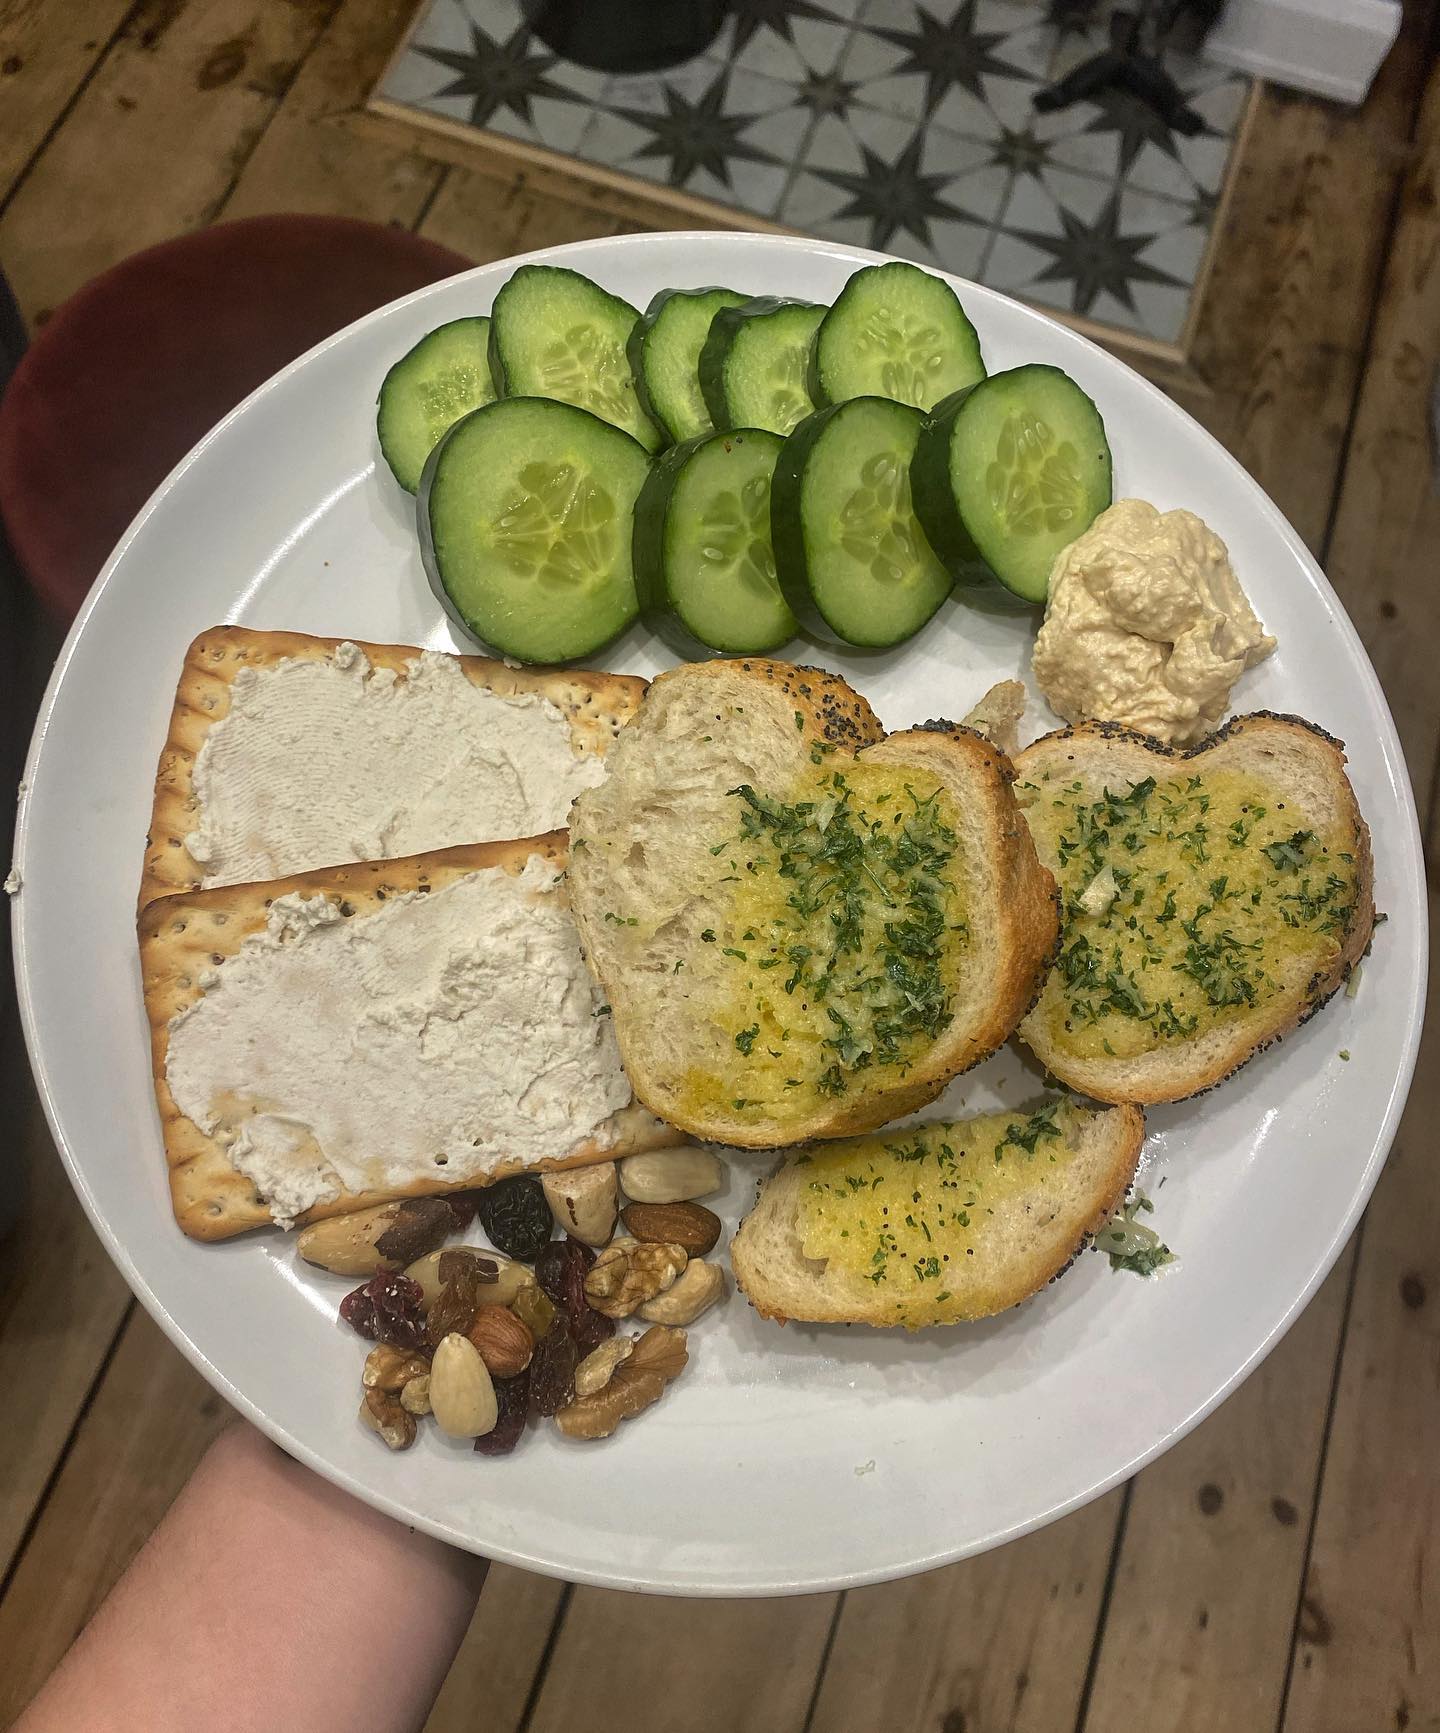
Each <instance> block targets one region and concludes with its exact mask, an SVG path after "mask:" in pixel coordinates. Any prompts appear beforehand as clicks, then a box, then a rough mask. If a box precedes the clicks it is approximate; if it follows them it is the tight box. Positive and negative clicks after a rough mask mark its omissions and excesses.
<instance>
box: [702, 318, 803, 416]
mask: <svg viewBox="0 0 1440 1733" xmlns="http://www.w3.org/2000/svg"><path fill="white" fill-rule="evenodd" d="M824 317H825V309H824V308H823V307H817V306H816V305H815V304H814V303H813V302H811V301H787V300H783V299H781V298H780V297H778V296H775V295H760V296H757V297H756V298H755V299H754V300H753V301H745V302H743V303H742V304H741V305H740V306H738V307H722V308H721V309H720V311H719V312H718V313H717V314H716V315H715V317H714V319H713V320H712V321H711V324H710V335H709V336H708V337H707V338H706V339H705V347H704V348H703V349H702V350H701V351H700V389H701V391H702V392H703V393H704V394H705V403H706V407H707V408H708V409H709V411H710V416H711V419H712V420H713V421H714V423H715V425H716V427H721V428H724V427H760V428H764V429H766V430H767V431H768V432H770V433H789V432H790V430H791V428H793V427H795V426H796V425H797V424H798V423H799V422H801V421H803V420H804V419H805V417H806V416H807V415H809V413H810V412H811V410H812V409H814V407H815V405H814V402H813V401H812V400H811V397H810V388H809V385H808V383H807V381H808V378H809V373H810V345H811V343H812V342H813V340H814V337H815V327H816V326H817V325H818V324H819V323H820V321H821V320H822V319H823V318H824Z"/></svg>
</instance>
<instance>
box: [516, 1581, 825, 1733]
mask: <svg viewBox="0 0 1440 1733" xmlns="http://www.w3.org/2000/svg"><path fill="white" fill-rule="evenodd" d="M834 1609H835V1596H834V1595H806V1596H802V1597H799V1598H796V1599H792V1600H781V1601H682V1600H672V1599H663V1598H657V1597H653V1596H648V1595H645V1596H641V1595H627V1594H622V1593H620V1592H618V1591H616V1590H611V1589H578V1590H576V1592H575V1596H574V1599H573V1600H572V1601H571V1603H570V1609H569V1613H568V1615H567V1617H566V1619H565V1623H564V1625H563V1626H562V1628H561V1631H560V1636H559V1640H558V1641H557V1643H556V1645H555V1650H554V1653H553V1655H552V1657H551V1661H550V1665H549V1667H548V1669H547V1670H546V1674H545V1680H544V1683H543V1685H542V1686H541V1690H540V1695H539V1698H538V1699H537V1701H536V1704H535V1712H534V1715H533V1717H532V1718H531V1721H530V1724H529V1728H528V1730H527V1733H574V1729H576V1728H577V1727H584V1728H585V1729H586V1733H711V1730H712V1729H714V1730H715V1733H720V1730H721V1729H724V1733H800V1730H801V1728H802V1727H803V1726H804V1723H805V1715H806V1711H807V1710H808V1708H809V1705H810V1698H811V1694H812V1692H813V1690H814V1685H815V1678H816V1674H817V1671H818V1669H819V1666H820V1658H821V1655H822V1654H823V1652H824V1648H825V1639H826V1637H827V1636H828V1634H829V1631H830V1624H831V1619H832V1617H833V1614H834Z"/></svg>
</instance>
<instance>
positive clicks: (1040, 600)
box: [910, 362, 1114, 608]
mask: <svg viewBox="0 0 1440 1733" xmlns="http://www.w3.org/2000/svg"><path fill="white" fill-rule="evenodd" d="M1022 367H1023V368H1024V369H1025V370H1027V371H1038V372H1046V373H1054V374H1058V375H1059V376H1060V378H1062V379H1064V380H1065V382H1066V383H1067V384H1068V385H1069V386H1071V387H1072V388H1073V389H1074V390H1076V391H1078V392H1080V394H1081V396H1082V397H1084V398H1085V400H1086V402H1087V403H1089V405H1090V408H1091V409H1092V410H1093V411H1094V414H1095V419H1096V420H1097V421H1098V422H1099V424H1100V433H1101V437H1102V438H1103V439H1105V443H1106V452H1107V501H1108V500H1113V498H1114V490H1113V479H1112V477H1113V465H1112V464H1111V463H1110V462H1109V458H1108V452H1109V440H1108V437H1107V436H1106V434H1105V418H1104V416H1102V415H1101V413H1100V409H1099V405H1098V404H1096V403H1095V401H1094V399H1093V398H1091V397H1090V396H1089V394H1088V393H1087V392H1085V391H1083V390H1082V388H1081V387H1080V386H1079V385H1077V384H1076V383H1075V381H1074V380H1073V379H1071V378H1070V376H1069V374H1067V373H1066V372H1065V371H1064V369H1063V368H1059V367H1051V366H1049V365H1048V364H1046V363H1044V362H1025V363H1022ZM1019 371H1021V368H1010V369H1007V371H1006V372H1004V373H992V374H990V375H989V376H988V377H987V378H985V379H981V380H977V382H976V383H975V384H974V385H969V386H966V387H965V388H964V389H963V390H961V391H955V392H952V393H951V395H950V396H949V397H947V398H945V399H944V400H943V401H942V402H940V403H937V404H936V406H935V412H934V414H933V415H931V416H930V417H929V419H928V420H927V422H926V424H925V426H924V428H922V430H921V433H920V438H919V441H918V442H917V444H916V447H915V452H914V455H913V456H912V458H911V460H910V497H911V500H912V502H913V504H914V507H915V515H916V517H918V518H919V519H920V526H921V528H922V529H923V530H924V531H925V534H926V535H927V536H928V537H929V539H930V545H931V547H933V548H934V549H935V551H936V553H937V554H938V555H939V556H940V558H941V560H943V561H944V563H945V564H946V566H947V567H949V569H950V570H951V571H952V572H953V574H954V576H955V579H956V582H957V583H958V584H962V585H976V584H981V585H983V586H984V587H985V589H986V590H987V591H989V592H990V593H991V594H992V595H993V594H995V593H996V592H998V593H999V594H1000V595H1003V596H1005V597H1009V598H1012V599H1013V602H1014V603H1017V604H1019V605H1020V606H1023V607H1029V608H1037V607H1038V608H1043V607H1044V606H1045V602H1046V597H1045V596H1044V595H1029V594H1027V593H1026V591H1024V590H1022V589H1019V588H1017V587H1016V586H1015V585H1013V584H1009V583H1006V581H1005V579H1004V578H1002V577H1001V576H1000V574H999V573H998V572H997V571H996V570H995V568H994V566H993V565H992V564H991V563H990V561H989V560H987V559H986V558H985V556H984V554H982V553H981V551H980V549H979V547H978V546H977V545H976V542H975V539H974V537H973V536H972V535H971V533H970V531H969V530H968V529H967V527H966V525H965V522H964V520H963V518H962V517H961V515H960V508H959V506H958V505H957V503H956V500H955V490H954V488H953V487H952V486H951V482H950V475H951V461H950V454H951V447H952V443H953V441H954V438H955V433H956V424H957V422H958V421H959V418H960V412H961V410H962V409H963V408H964V407H965V404H966V403H967V402H968V400H969V399H970V397H971V396H972V395H973V394H974V393H975V392H977V391H981V390H984V389H985V388H987V387H994V388H1001V387H1002V386H1003V384H1004V382H1005V381H1006V380H1007V379H1008V378H1009V376H1010V374H1011V373H1016V372H1019Z"/></svg>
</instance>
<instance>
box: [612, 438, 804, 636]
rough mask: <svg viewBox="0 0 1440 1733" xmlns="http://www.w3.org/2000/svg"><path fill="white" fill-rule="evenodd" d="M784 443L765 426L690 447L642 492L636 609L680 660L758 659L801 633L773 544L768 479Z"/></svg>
mask: <svg viewBox="0 0 1440 1733" xmlns="http://www.w3.org/2000/svg"><path fill="white" fill-rule="evenodd" d="M784 443H785V442H784V440H782V439H781V438H780V436H779V434H777V433H768V432H765V431H764V430H762V429H760V428H743V429H739V430H737V431H735V432H733V433H712V434H709V435H708V436H706V437H705V438H702V439H692V440H688V441H687V442H686V443H685V444H684V445H677V446H675V447H674V448H673V450H670V451H667V452H666V453H665V454H664V456H663V457H661V458H660V459H659V461H658V462H657V463H656V464H655V465H654V467H653V468H652V469H651V471H650V479H649V480H648V481H647V482H646V483H645V486H644V487H643V488H642V489H641V490H640V498H639V499H638V500H637V501H636V502H635V587H636V590H637V591H638V593H639V596H640V609H641V612H642V613H643V614H644V615H645V618H646V620H647V622H649V624H651V625H652V626H653V627H654V628H655V630H656V631H657V632H659V633H660V635H661V636H662V637H664V638H666V639H667V640H668V641H669V642H670V643H671V644H672V645H673V646H674V647H675V648H676V649H678V650H679V651H681V653H682V654H685V655H691V654H693V653H694V650H695V648H696V646H697V645H698V646H699V647H700V648H701V649H702V650H722V651H726V652H728V653H729V654H731V655H736V656H748V655H758V654H759V653H760V652H761V651H764V650H775V649H778V648H779V646H780V645H781V644H783V643H785V642H786V641H787V639H790V638H793V637H794V636H795V634H796V632H797V631H798V630H799V627H798V626H797V624H796V621H795V616H794V615H793V614H792V613H791V612H790V609H789V607H788V605H787V604H786V601H785V598H784V596H782V595H781V593H780V585H779V583H778V582H777V581H776V577H775V556H774V553H773V551H772V550H771V546H770V478H771V475H772V473H773V472H774V469H775V460H776V458H777V457H779V455H780V451H781V448H782V446H783V445H784ZM677 628H678V630H677Z"/></svg>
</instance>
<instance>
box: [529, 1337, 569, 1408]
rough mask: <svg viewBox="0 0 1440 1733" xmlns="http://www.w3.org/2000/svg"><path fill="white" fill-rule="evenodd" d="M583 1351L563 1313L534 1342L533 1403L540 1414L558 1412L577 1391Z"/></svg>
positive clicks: (531, 1396) (531, 1372)
mask: <svg viewBox="0 0 1440 1733" xmlns="http://www.w3.org/2000/svg"><path fill="white" fill-rule="evenodd" d="M579 1364H580V1351H579V1349H578V1348H577V1347H576V1346H575V1338H574V1337H573V1336H572V1335H571V1334H570V1323H569V1320H568V1319H567V1318H566V1316H565V1314H564V1313H563V1312H557V1313H556V1314H555V1322H554V1323H553V1324H552V1325H551V1326H550V1328H549V1329H548V1330H547V1331H546V1332H545V1334H544V1335H543V1336H542V1337H541V1338H540V1340H539V1341H538V1342H537V1343H536V1344H535V1353H534V1356H533V1358H532V1359H531V1361H530V1406H531V1407H532V1408H533V1409H534V1410H535V1412H536V1413H537V1414H547V1415H548V1414H558V1413H559V1412H560V1410H561V1409H562V1408H563V1407H564V1406H565V1404H566V1403H567V1402H569V1401H570V1400H571V1398H572V1397H573V1396H574V1394H575V1368H576V1367H577V1366H578V1365H579Z"/></svg>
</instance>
